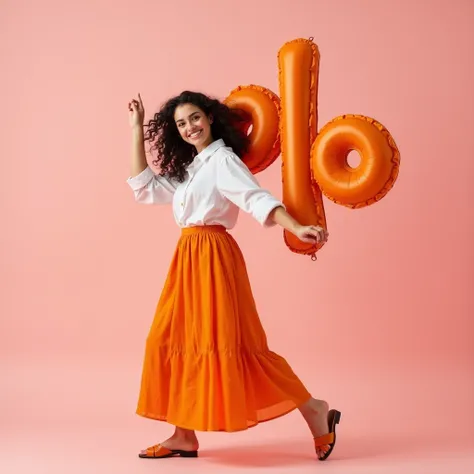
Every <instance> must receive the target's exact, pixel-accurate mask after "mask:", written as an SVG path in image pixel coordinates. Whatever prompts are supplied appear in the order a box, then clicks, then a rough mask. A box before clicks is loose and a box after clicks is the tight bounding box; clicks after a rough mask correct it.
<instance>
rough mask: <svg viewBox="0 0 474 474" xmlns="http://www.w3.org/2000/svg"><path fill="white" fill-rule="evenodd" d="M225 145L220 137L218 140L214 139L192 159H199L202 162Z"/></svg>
mask: <svg viewBox="0 0 474 474" xmlns="http://www.w3.org/2000/svg"><path fill="white" fill-rule="evenodd" d="M223 146H225V143H224V140H223V139H222V138H220V139H219V140H216V141H214V142H212V143H211V144H210V145H208V146H207V147H206V148H204V150H202V151H201V153H198V154H197V155H196V156H195V157H194V160H195V161H196V160H197V161H199V162H201V163H204V162H205V161H207V160H208V159H209V158H210V157H211V156H212V155H213V154H214V153H215V152H216V151H217V150H218V149H219V148H222V147H223Z"/></svg>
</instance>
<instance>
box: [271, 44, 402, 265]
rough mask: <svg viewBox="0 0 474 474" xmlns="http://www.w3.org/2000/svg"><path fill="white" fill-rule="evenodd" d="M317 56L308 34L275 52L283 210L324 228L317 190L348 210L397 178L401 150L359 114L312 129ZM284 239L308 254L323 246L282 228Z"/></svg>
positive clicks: (369, 199) (383, 130) (373, 197)
mask: <svg viewBox="0 0 474 474" xmlns="http://www.w3.org/2000/svg"><path fill="white" fill-rule="evenodd" d="M319 59H320V55H319V51H318V48H317V46H316V45H315V44H314V43H313V41H312V39H309V40H306V39H296V40H294V41H290V42H288V43H286V44H285V45H283V47H282V48H281V49H280V51H279V53H278V65H279V78H280V97H281V116H280V136H281V155H282V161H283V167H282V181H283V202H284V204H285V206H286V208H287V210H288V212H289V213H290V214H291V215H293V216H294V217H295V218H296V220H297V221H299V222H301V223H302V224H305V225H320V226H322V227H323V228H325V229H327V226H326V216H325V212H324V205H323V199H322V193H324V195H325V196H326V197H327V198H329V199H330V200H332V201H334V202H336V203H337V204H341V205H343V206H347V207H350V208H352V209H356V208H361V207H364V206H368V205H371V204H373V203H375V202H377V201H379V200H380V199H382V198H383V197H384V196H385V195H386V194H387V193H388V191H389V190H390V189H391V188H392V186H393V185H394V183H395V181H396V179H397V176H398V172H399V167H400V153H399V151H398V148H397V146H396V144H395V141H394V140H393V138H392V136H391V135H390V133H389V132H388V130H387V129H386V128H385V127H384V126H383V125H381V124H380V123H379V122H377V121H376V120H374V119H371V118H369V117H365V116H363V115H344V116H341V117H336V118H335V119H334V120H332V121H331V122H329V123H328V124H327V125H326V126H325V127H323V129H322V130H321V132H320V133H319V135H318V134H317V118H318V114H317V112H318V111H317V94H318V74H319ZM353 150H355V151H357V152H359V154H360V156H361V163H360V165H358V166H357V167H354V168H352V167H351V166H349V164H348V161H347V157H348V154H349V153H350V152H351V151H353ZM285 242H286V244H287V246H288V247H289V249H290V250H291V251H293V252H296V253H300V254H311V255H312V258H315V257H316V252H317V251H318V250H319V249H320V248H321V247H322V245H316V244H314V245H311V244H306V243H303V242H301V241H300V240H299V239H297V238H296V237H294V236H293V235H292V234H290V233H289V232H286V231H285Z"/></svg>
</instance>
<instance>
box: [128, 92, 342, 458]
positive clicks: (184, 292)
mask: <svg viewBox="0 0 474 474" xmlns="http://www.w3.org/2000/svg"><path fill="white" fill-rule="evenodd" d="M144 114H145V111H144V107H143V102H142V99H141V97H140V95H138V100H135V99H134V100H132V101H131V102H130V103H129V118H130V125H131V127H132V134H133V151H132V164H131V176H130V178H129V179H128V181H127V182H128V184H129V185H130V187H131V188H132V190H133V191H134V194H135V199H136V200H137V201H138V202H141V203H145V204H168V203H169V204H172V207H173V213H174V217H175V219H176V222H177V224H178V225H179V226H180V227H181V229H182V235H181V238H180V239H179V242H178V245H177V249H176V251H175V254H174V257H173V260H172V263H171V266H170V269H169V273H168V277H167V279H166V282H165V285H164V288H163V291H162V294H161V297H160V300H159V302H158V306H157V308H156V314H155V318H154V321H153V324H152V326H151V329H150V332H149V335H148V338H147V341H146V349H145V357H144V364H143V373H142V380H141V390H140V396H139V401H138V408H137V413H138V414H139V415H141V416H144V417H147V418H152V419H155V420H161V421H166V422H168V423H170V424H172V425H174V426H175V432H174V434H173V435H172V436H171V437H170V438H169V439H168V440H166V441H164V442H161V443H160V444H157V445H154V446H152V447H150V448H148V449H145V450H143V451H141V453H140V454H139V456H140V457H142V458H154V459H156V458H164V457H170V456H176V455H178V456H183V457H196V456H197V453H198V449H199V444H198V440H197V437H196V434H195V430H197V431H227V432H232V431H239V430H244V429H247V428H249V427H252V426H255V425H257V424H258V423H259V422H263V421H267V420H271V419H274V418H277V417H279V416H282V415H284V414H286V413H289V412H290V411H292V410H294V409H296V408H297V409H299V411H300V412H301V414H302V415H303V417H304V419H305V420H306V422H307V424H308V426H309V428H310V430H311V432H312V435H313V437H314V442H315V448H316V453H317V456H318V458H319V459H320V460H325V459H327V457H328V456H329V454H330V453H331V451H332V449H333V447H334V443H335V426H336V424H337V423H338V422H339V419H340V412H338V411H336V410H331V411H329V407H328V404H327V403H326V402H325V401H323V400H316V399H314V398H312V396H311V395H310V393H309V392H308V391H307V389H306V388H305V386H304V385H303V384H302V382H301V381H300V380H299V379H298V377H297V376H296V375H295V374H294V373H293V371H292V369H291V368H290V366H289V365H288V363H287V362H286V361H285V359H283V358H282V357H280V356H279V355H277V354H275V353H274V352H271V351H270V350H269V348H268V345H267V340H266V336H265V332H264V329H263V328H262V326H261V323H260V320H259V316H258V313H257V309H256V306H255V302H254V299H253V295H252V290H251V288H250V283H249V278H248V275H247V270H246V266H245V262H244V258H243V256H242V254H241V252H240V249H239V247H238V245H237V243H236V242H235V240H234V239H233V237H232V236H231V235H230V234H229V233H228V232H227V230H228V229H231V228H233V227H234V225H235V224H236V221H237V217H238V213H239V209H243V210H244V211H246V212H248V213H250V214H251V215H252V216H253V217H254V218H255V219H257V220H258V221H259V222H260V223H261V224H262V226H264V227H268V226H272V225H275V224H278V225H280V226H282V227H283V228H285V229H287V230H288V231H290V232H292V233H293V234H295V235H296V236H297V237H298V238H299V239H301V240H302V241H304V242H314V241H323V240H326V239H327V234H326V233H325V231H324V230H323V229H322V228H320V227H315V226H302V225H300V224H299V223H298V222H297V221H295V220H294V219H293V218H292V217H291V216H290V215H289V214H288V213H287V212H286V211H285V208H284V206H283V204H282V203H281V202H280V201H279V200H277V199H276V198H275V197H273V196H272V195H271V194H270V193H269V192H267V191H265V190H263V189H262V188H260V186H259V185H258V183H257V181H256V179H255V178H254V176H253V175H252V173H251V172H250V171H249V169H248V168H247V166H246V165H245V164H244V163H243V162H242V161H241V159H240V158H239V156H242V154H243V153H244V152H245V151H246V150H247V149H248V145H249V143H248V137H247V135H246V133H245V132H244V131H243V127H241V126H240V125H241V124H242V123H243V118H242V117H241V116H240V115H239V114H238V113H237V112H236V111H233V110H231V109H229V108H228V107H227V106H225V105H224V104H222V103H220V102H219V101H217V100H213V99H210V98H209V97H207V96H205V95H203V94H200V93H194V92H183V93H182V94H181V95H179V96H178V97H175V98H173V99H171V100H169V101H168V102H167V103H166V104H164V105H163V107H162V108H161V110H160V111H159V112H158V113H156V114H155V116H154V118H153V119H152V120H150V121H149V123H148V124H147V131H146V133H144V130H143V121H144ZM145 141H149V142H150V143H151V144H152V149H154V150H155V151H156V152H157V155H158V157H157V160H156V161H155V162H154V164H156V165H159V167H160V173H159V174H157V175H156V174H155V173H154V172H153V171H152V170H151V169H150V167H149V166H148V165H147V161H146V158H145V149H144V142H145Z"/></svg>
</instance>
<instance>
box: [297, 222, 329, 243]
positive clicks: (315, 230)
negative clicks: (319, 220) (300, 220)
mask: <svg viewBox="0 0 474 474" xmlns="http://www.w3.org/2000/svg"><path fill="white" fill-rule="evenodd" d="M295 235H296V237H298V239H300V240H301V241H302V242H307V243H309V244H314V243H318V244H319V243H322V242H326V241H327V240H328V236H329V234H328V233H327V231H326V230H324V229H323V228H322V227H321V226H319V225H309V226H301V227H298V229H297V230H296V231H295Z"/></svg>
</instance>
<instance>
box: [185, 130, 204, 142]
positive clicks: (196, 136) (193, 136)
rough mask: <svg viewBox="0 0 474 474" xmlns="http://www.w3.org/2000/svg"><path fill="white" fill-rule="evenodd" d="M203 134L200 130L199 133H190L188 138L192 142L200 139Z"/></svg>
mask: <svg viewBox="0 0 474 474" xmlns="http://www.w3.org/2000/svg"><path fill="white" fill-rule="evenodd" d="M201 134H202V130H198V131H197V132H193V133H190V134H189V135H188V138H190V139H191V140H195V139H196V138H199V137H200V136H201Z"/></svg>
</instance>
